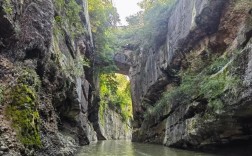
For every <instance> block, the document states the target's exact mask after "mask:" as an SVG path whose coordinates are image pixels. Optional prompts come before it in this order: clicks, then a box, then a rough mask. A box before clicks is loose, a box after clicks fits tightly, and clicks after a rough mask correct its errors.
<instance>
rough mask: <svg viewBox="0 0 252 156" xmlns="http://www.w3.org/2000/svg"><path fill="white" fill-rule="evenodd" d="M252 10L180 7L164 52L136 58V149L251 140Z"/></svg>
mask: <svg viewBox="0 0 252 156" xmlns="http://www.w3.org/2000/svg"><path fill="white" fill-rule="evenodd" d="M251 6H252V5H251V1H250V0H243V1H238V0H190V1H188V0H179V1H177V2H176V4H175V5H174V6H173V8H172V9H171V11H170V13H169V19H168V23H167V25H168V30H167V34H165V35H166V37H165V38H166V40H165V42H164V44H162V45H160V46H158V47H155V46H149V47H151V48H149V47H148V48H147V47H145V46H142V47H141V46H140V47H139V48H137V49H136V50H133V51H132V53H131V55H132V57H131V63H132V65H131V68H130V74H129V75H130V79H131V88H132V99H133V110H134V119H135V123H134V124H133V126H134V129H135V131H134V134H133V140H134V141H142V142H154V143H160V144H162V143H163V144H165V145H167V146H176V147H185V148H186V147H197V148H199V147H206V146H207V145H216V144H225V143H230V142H235V141H245V140H249V139H250V135H251V134H252V131H251V124H252V122H251V121H250V119H251V116H252V113H251V105H250V104H249V103H251V98H250V97H251V92H250V90H251V89H250V83H251V79H250V78H249V77H250V76H249V74H250V72H249V71H250V60H249V58H250V53H251V31H252V23H251V18H252V15H251ZM160 38H161V37H160ZM229 82H230V84H229Z"/></svg>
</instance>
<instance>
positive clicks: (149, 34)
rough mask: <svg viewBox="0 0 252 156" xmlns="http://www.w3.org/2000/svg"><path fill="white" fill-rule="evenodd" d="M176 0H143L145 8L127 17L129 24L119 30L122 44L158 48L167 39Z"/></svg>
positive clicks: (141, 5) (141, 4) (142, 5)
mask: <svg viewBox="0 0 252 156" xmlns="http://www.w3.org/2000/svg"><path fill="white" fill-rule="evenodd" d="M175 2H176V0H143V1H142V2H141V3H140V4H139V5H140V7H141V8H142V9H143V10H144V11H142V12H139V13H137V14H136V15H132V16H130V17H128V18H127V22H128V23H129V25H128V26H126V27H123V28H121V29H120V30H119V34H118V38H119V40H120V43H119V44H120V45H126V44H131V45H138V44H140V43H141V44H142V45H143V46H147V47H148V48H150V47H152V48H158V47H159V46H160V45H162V44H163V43H164V42H165V40H166V34H167V30H168V28H167V26H168V19H169V13H170V9H171V8H172V6H173V5H174V4H175Z"/></svg>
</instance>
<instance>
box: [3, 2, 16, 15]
mask: <svg viewBox="0 0 252 156" xmlns="http://www.w3.org/2000/svg"><path fill="white" fill-rule="evenodd" d="M11 3H12V2H11V0H3V9H4V12H5V13H6V14H12V12H13V7H14V6H13V5H12V4H11Z"/></svg>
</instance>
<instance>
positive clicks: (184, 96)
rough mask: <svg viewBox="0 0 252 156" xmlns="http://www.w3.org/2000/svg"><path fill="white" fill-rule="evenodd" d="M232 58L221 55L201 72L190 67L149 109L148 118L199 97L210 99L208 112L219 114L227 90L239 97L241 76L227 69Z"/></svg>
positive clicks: (160, 114) (230, 65) (230, 64)
mask: <svg viewBox="0 0 252 156" xmlns="http://www.w3.org/2000/svg"><path fill="white" fill-rule="evenodd" d="M234 57H235V56H234ZM232 60H233V59H232V58H227V57H225V56H221V57H219V58H217V59H216V60H215V61H213V62H212V63H210V64H209V65H208V67H206V68H205V69H203V70H202V71H201V72H198V73H197V72H196V73H194V72H191V70H190V69H189V70H188V71H185V72H182V73H181V74H180V76H181V79H182V80H181V83H180V84H179V85H178V86H174V87H173V88H172V89H170V90H169V91H167V92H165V93H164V94H163V96H162V97H161V99H160V100H158V101H157V102H156V104H155V106H154V107H152V108H149V109H148V111H147V113H146V114H145V118H146V119H150V118H152V117H155V118H159V117H161V116H162V115H164V113H167V112H166V111H169V110H171V109H174V108H176V107H177V106H179V105H181V104H186V103H190V102H192V101H193V100H194V99H196V98H199V97H200V98H204V99H207V101H208V106H209V109H208V110H209V111H212V112H214V113H220V112H221V111H222V109H223V107H224V103H223V101H222V98H221V97H222V96H224V95H225V94H226V93H229V95H231V96H237V88H239V87H240V85H241V81H240V79H239V78H238V77H237V76H235V75H232V74H230V73H229V72H228V70H229V69H230V67H232V63H231V61H232Z"/></svg>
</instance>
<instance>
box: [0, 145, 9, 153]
mask: <svg viewBox="0 0 252 156" xmlns="http://www.w3.org/2000/svg"><path fill="white" fill-rule="evenodd" d="M0 151H4V152H7V151H9V149H8V147H6V146H1V147H0Z"/></svg>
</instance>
